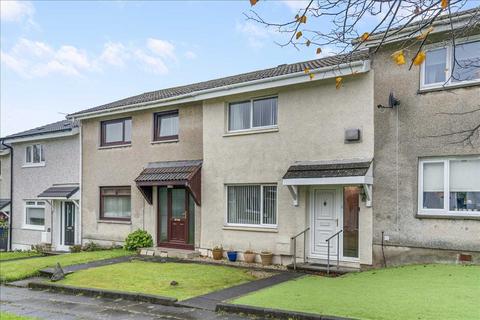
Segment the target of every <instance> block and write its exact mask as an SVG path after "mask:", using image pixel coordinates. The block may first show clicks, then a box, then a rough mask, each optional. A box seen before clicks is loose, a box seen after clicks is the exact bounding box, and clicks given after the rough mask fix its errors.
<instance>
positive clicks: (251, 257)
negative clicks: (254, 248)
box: [243, 252, 256, 263]
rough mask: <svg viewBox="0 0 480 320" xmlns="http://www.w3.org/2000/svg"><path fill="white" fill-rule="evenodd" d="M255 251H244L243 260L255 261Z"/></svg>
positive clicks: (247, 261)
mask: <svg viewBox="0 0 480 320" xmlns="http://www.w3.org/2000/svg"><path fill="white" fill-rule="evenodd" d="M255 256H256V253H255V252H244V253H243V260H245V262H246V263H254V262H255Z"/></svg>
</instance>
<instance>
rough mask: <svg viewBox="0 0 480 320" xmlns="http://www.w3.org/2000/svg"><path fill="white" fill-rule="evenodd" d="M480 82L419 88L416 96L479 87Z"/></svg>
mask: <svg viewBox="0 0 480 320" xmlns="http://www.w3.org/2000/svg"><path fill="white" fill-rule="evenodd" d="M479 85H480V80H478V81H470V82H464V83H462V82H460V83H455V84H446V85H439V86H432V87H425V88H420V89H419V90H418V94H422V93H429V92H437V91H447V90H454V89H460V88H468V87H474V86H479Z"/></svg>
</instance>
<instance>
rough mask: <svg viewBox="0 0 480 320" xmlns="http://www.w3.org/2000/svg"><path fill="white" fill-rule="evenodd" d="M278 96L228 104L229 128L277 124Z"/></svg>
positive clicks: (238, 129)
mask: <svg viewBox="0 0 480 320" xmlns="http://www.w3.org/2000/svg"><path fill="white" fill-rule="evenodd" d="M277 104H278V98H277V97H271V98H261V99H253V100H248V101H241V102H234V103H230V104H229V105H228V130H229V131H241V130H251V129H261V128H271V127H275V126H277V113H278V106H277Z"/></svg>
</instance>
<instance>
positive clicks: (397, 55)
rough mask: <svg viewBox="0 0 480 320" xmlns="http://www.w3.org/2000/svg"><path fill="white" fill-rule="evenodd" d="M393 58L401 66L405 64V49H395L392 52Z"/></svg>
mask: <svg viewBox="0 0 480 320" xmlns="http://www.w3.org/2000/svg"><path fill="white" fill-rule="evenodd" d="M392 59H393V62H395V63H396V64H397V65H399V66H401V65H402V64H405V55H404V54H403V50H398V51H395V52H394V53H393V54H392Z"/></svg>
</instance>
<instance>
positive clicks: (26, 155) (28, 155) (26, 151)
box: [25, 146, 32, 163]
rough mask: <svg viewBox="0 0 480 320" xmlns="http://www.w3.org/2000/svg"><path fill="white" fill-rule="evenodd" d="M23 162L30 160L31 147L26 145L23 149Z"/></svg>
mask: <svg viewBox="0 0 480 320" xmlns="http://www.w3.org/2000/svg"><path fill="white" fill-rule="evenodd" d="M25 162H27V163H30V162H32V147H31V146H28V147H27V148H26V149H25Z"/></svg>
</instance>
